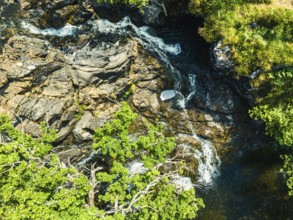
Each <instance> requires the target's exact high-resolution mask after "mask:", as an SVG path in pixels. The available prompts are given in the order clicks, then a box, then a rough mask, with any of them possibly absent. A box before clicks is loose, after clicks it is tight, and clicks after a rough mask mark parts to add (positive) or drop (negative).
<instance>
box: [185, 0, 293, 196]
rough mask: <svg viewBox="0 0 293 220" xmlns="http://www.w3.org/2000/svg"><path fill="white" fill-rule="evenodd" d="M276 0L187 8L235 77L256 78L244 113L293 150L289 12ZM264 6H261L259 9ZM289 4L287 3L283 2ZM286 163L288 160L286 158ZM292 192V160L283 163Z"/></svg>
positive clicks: (197, 1)
mask: <svg viewBox="0 0 293 220" xmlns="http://www.w3.org/2000/svg"><path fill="white" fill-rule="evenodd" d="M280 2H281V1H279V0H274V1H272V0H257V1H254V0H223V1H218V0H191V1H190V5H189V9H190V11H191V12H193V13H194V14H196V15H200V16H204V17H205V23H204V27H203V28H201V29H200V34H201V35H202V36H203V37H204V38H205V39H206V40H207V41H209V42H216V41H219V40H221V43H222V46H229V48H230V51H229V52H230V53H231V59H232V61H233V63H234V65H235V66H234V69H233V70H232V72H233V73H234V74H236V75H237V76H250V75H251V74H252V73H253V72H254V71H259V72H260V74H259V76H258V77H256V78H255V79H254V81H253V82H252V83H253V84H254V85H256V89H257V91H258V92H257V94H256V97H257V103H256V104H257V106H256V107H254V108H253V109H252V110H251V111H250V115H251V116H252V117H253V118H255V119H261V120H262V121H264V122H265V124H266V131H267V133H268V134H269V135H270V136H272V137H273V138H275V139H276V140H277V141H278V143H279V144H281V145H286V146H290V147H292V146H293V100H292V97H293V70H292V66H293V57H292V54H293V44H292V43H293V34H292V33H293V11H292V7H290V6H291V5H287V7H286V6H285V5H284V4H283V5H282V6H280V4H279V3H280ZM262 3H266V4H262ZM288 4H290V3H288ZM289 158H291V159H289ZM284 162H285V164H284V170H286V172H287V176H288V178H289V179H288V182H287V185H288V186H289V189H290V195H293V193H292V186H293V184H292V182H293V167H292V156H290V155H287V156H286V157H285V160H284Z"/></svg>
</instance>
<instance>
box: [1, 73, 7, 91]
mask: <svg viewBox="0 0 293 220" xmlns="http://www.w3.org/2000/svg"><path fill="white" fill-rule="evenodd" d="M7 82H8V79H7V77H6V76H5V75H0V89H1V88H2V87H3V86H5V84H6V83H7Z"/></svg>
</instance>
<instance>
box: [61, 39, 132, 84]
mask: <svg viewBox="0 0 293 220" xmlns="http://www.w3.org/2000/svg"><path fill="white" fill-rule="evenodd" d="M136 47H137V43H136V42H135V41H128V42H127V44H126V45H123V46H121V45H119V43H117V44H105V43H102V44H98V45H96V47H94V48H92V47H91V45H90V44H87V45H86V46H85V47H83V48H82V49H80V50H78V51H76V52H75V53H73V54H71V55H68V56H67V59H68V60H69V63H70V64H71V65H72V68H74V69H76V70H77V76H78V79H79V83H80V84H82V85H87V84H89V83H101V82H102V81H109V80H114V79H117V78H118V77H119V76H120V74H121V73H123V72H125V70H127V69H128V68H129V66H130V63H131V61H132V60H133V58H134V55H135V54H134V51H136V50H137V49H136Z"/></svg>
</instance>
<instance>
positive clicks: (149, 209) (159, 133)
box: [94, 103, 204, 220]
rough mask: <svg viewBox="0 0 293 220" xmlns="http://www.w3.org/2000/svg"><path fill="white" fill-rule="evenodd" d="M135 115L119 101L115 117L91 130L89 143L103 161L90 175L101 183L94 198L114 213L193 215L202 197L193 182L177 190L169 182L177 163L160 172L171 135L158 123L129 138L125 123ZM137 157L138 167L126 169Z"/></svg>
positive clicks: (126, 215) (171, 146)
mask: <svg viewBox="0 0 293 220" xmlns="http://www.w3.org/2000/svg"><path fill="white" fill-rule="evenodd" d="M136 117H137V115H136V114H134V113H133V112H132V111H131V109H130V107H129V106H128V105H127V104H126V103H123V105H122V108H121V110H120V111H119V112H117V113H116V114H115V118H114V119H113V120H112V121H111V122H110V123H108V124H106V125H105V126H104V127H102V128H100V129H98V130H97V131H96V135H95V141H96V143H95V144H94V148H95V149H96V150H101V152H102V154H103V156H104V158H105V161H106V162H107V169H106V170H105V171H104V172H100V173H97V175H96V177H97V180H98V181H99V182H102V183H104V187H106V189H103V192H101V194H100V195H99V199H98V200H99V202H100V203H102V204H103V205H106V206H107V207H112V213H113V214H114V213H115V214H116V215H117V216H119V219H144V220H147V219H187V218H194V217H195V216H196V213H197V211H198V210H199V209H200V208H201V207H203V206H204V205H203V202H202V200H201V199H199V198H196V196H195V191H194V189H193V188H192V189H190V190H186V191H184V190H183V191H179V190H178V188H177V187H176V185H174V184H172V182H171V177H172V176H173V175H174V174H175V173H178V172H179V169H180V168H179V167H178V168H175V169H174V170H173V171H172V172H171V171H167V170H165V172H163V167H164V165H165V164H167V161H166V156H167V154H168V153H170V152H171V151H172V150H173V149H174V147H175V141H174V139H173V138H168V137H165V136H164V134H163V127H162V126H160V125H158V126H153V125H148V129H147V132H146V134H144V135H139V136H138V137H132V138H130V135H129V131H128V129H129V127H130V125H131V123H132V122H133V121H134V120H135V118H136ZM137 160H138V161H140V162H141V163H143V168H142V170H141V171H137V172H134V173H129V170H128V169H127V168H126V167H129V166H130V164H131V163H133V162H134V161H137ZM178 166H179V163H178ZM159 168H160V169H159ZM161 169H162V170H161ZM102 188H103V187H102ZM109 214H111V211H110V212H109Z"/></svg>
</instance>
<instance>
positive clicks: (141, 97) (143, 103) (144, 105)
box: [133, 89, 152, 110]
mask: <svg viewBox="0 0 293 220" xmlns="http://www.w3.org/2000/svg"><path fill="white" fill-rule="evenodd" d="M151 96H152V92H151V91H149V90H141V89H138V90H137V91H136V92H135V94H134V95H133V104H134V106H135V107H137V108H138V109H140V110H146V109H148V108H150V98H151Z"/></svg>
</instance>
